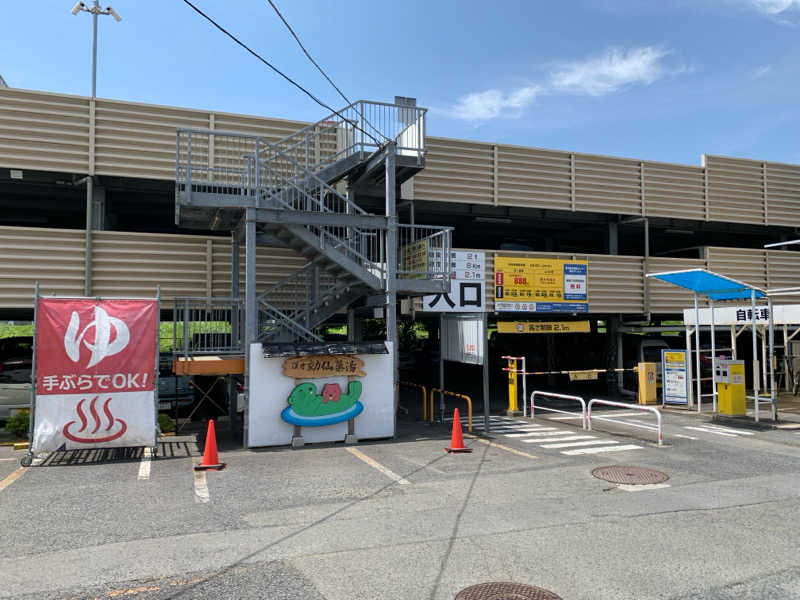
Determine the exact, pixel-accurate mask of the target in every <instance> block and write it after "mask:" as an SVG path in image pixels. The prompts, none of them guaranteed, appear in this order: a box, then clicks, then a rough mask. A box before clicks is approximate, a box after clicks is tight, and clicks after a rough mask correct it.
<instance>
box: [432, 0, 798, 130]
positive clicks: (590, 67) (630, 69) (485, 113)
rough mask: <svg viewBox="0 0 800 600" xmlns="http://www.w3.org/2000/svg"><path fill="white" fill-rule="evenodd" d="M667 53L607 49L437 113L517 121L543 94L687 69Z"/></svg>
mask: <svg viewBox="0 0 800 600" xmlns="http://www.w3.org/2000/svg"><path fill="white" fill-rule="evenodd" d="M798 1H800V0H798ZM669 54H670V52H669V51H667V50H664V49H663V48H657V47H654V46H642V47H639V48H631V49H630V50H627V51H623V50H618V49H610V50H607V51H606V52H605V53H603V54H602V55H600V56H597V57H590V58H587V59H585V60H583V61H575V62H569V63H561V64H557V65H556V66H554V67H553V68H552V69H551V71H550V73H549V75H548V77H547V79H546V81H544V82H543V83H540V84H529V85H526V86H523V87H520V88H517V89H515V90H511V91H504V90H500V89H497V88H494V89H489V90H485V91H482V92H472V93H469V94H467V95H465V96H462V97H461V98H459V100H458V102H456V103H455V104H454V105H452V106H450V107H448V108H445V109H442V110H441V111H440V112H443V113H445V114H447V115H449V116H450V117H452V118H456V119H463V120H465V121H487V120H489V119H496V118H506V119H517V118H519V117H521V116H522V115H523V113H524V109H525V108H527V107H528V106H530V105H531V104H533V103H534V101H535V100H536V98H537V97H539V96H542V95H546V94H547V95H553V94H561V95H564V94H572V95H589V96H603V95H605V94H610V93H612V92H616V91H618V90H620V89H622V88H624V87H627V86H631V85H637V84H638V85H649V84H651V83H653V82H654V81H657V80H658V79H661V78H663V77H665V76H667V75H674V74H676V73H680V72H686V71H688V70H689V69H688V68H686V67H680V68H672V69H668V68H667V67H666V66H665V65H664V62H663V59H664V57H666V56H667V55H669Z"/></svg>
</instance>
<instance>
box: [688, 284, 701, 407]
mask: <svg viewBox="0 0 800 600" xmlns="http://www.w3.org/2000/svg"><path fill="white" fill-rule="evenodd" d="M694 331H695V342H696V343H695V345H696V346H697V348H695V365H696V367H697V412H702V410H703V396H702V394H703V387H702V386H703V382H702V381H700V379H701V374H702V371H701V370H700V308H699V307H698V304H697V292H695V293H694ZM691 359H692V357H691V356H690V357H689V360H691Z"/></svg>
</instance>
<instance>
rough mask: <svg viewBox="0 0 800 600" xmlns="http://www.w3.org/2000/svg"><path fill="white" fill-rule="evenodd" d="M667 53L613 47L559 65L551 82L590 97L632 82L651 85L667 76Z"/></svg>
mask: <svg viewBox="0 0 800 600" xmlns="http://www.w3.org/2000/svg"><path fill="white" fill-rule="evenodd" d="M667 54H669V53H668V52H667V51H666V50H664V49H662V48H655V47H653V46H643V47H641V48H632V49H631V50H628V51H627V52H624V51H621V50H618V49H611V50H608V51H606V53H605V54H603V55H602V56H599V57H597V58H589V59H586V60H583V61H578V62H571V63H567V64H565V65H562V66H561V67H558V68H556V69H555V70H554V71H552V72H551V74H550V84H551V86H552V88H553V89H554V90H557V91H561V92H568V93H574V94H588V95H590V96H602V95H605V94H610V93H611V92H616V91H617V90H619V89H620V88H622V87H625V86H628V85H633V84H642V85H649V84H651V83H653V82H654V81H656V80H658V79H661V78H662V77H663V76H664V75H665V73H666V71H665V68H664V65H663V64H662V59H663V58H664V57H665V56H667Z"/></svg>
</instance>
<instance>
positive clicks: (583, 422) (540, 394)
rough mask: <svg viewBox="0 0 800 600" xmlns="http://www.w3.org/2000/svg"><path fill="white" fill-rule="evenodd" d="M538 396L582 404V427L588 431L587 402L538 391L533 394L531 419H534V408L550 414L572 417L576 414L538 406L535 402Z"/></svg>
mask: <svg viewBox="0 0 800 600" xmlns="http://www.w3.org/2000/svg"><path fill="white" fill-rule="evenodd" d="M536 396H546V397H548V398H559V399H561V400H575V401H576V402H580V403H581V427H582V428H583V429H586V400H584V399H583V398H581V397H580V396H569V395H567V394H555V393H553V392H542V391H540V390H536V391H534V392H533V393H532V394H531V418H533V417H534V408H538V409H539V410H547V411H550V412H557V413H563V414H565V415H572V414H575V413H573V412H570V411H568V410H560V409H558V408H550V407H548V406H536V404H535V403H534V400H535V399H536Z"/></svg>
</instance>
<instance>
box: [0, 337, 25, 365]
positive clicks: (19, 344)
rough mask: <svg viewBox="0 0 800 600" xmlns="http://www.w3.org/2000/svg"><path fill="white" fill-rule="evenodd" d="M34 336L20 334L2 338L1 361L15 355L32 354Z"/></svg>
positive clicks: (0, 340) (0, 346)
mask: <svg viewBox="0 0 800 600" xmlns="http://www.w3.org/2000/svg"><path fill="white" fill-rule="evenodd" d="M32 355H33V337H32V336H30V335H19V336H14V337H7V338H0V363H3V362H4V361H5V360H6V359H8V358H11V357H13V356H32Z"/></svg>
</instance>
